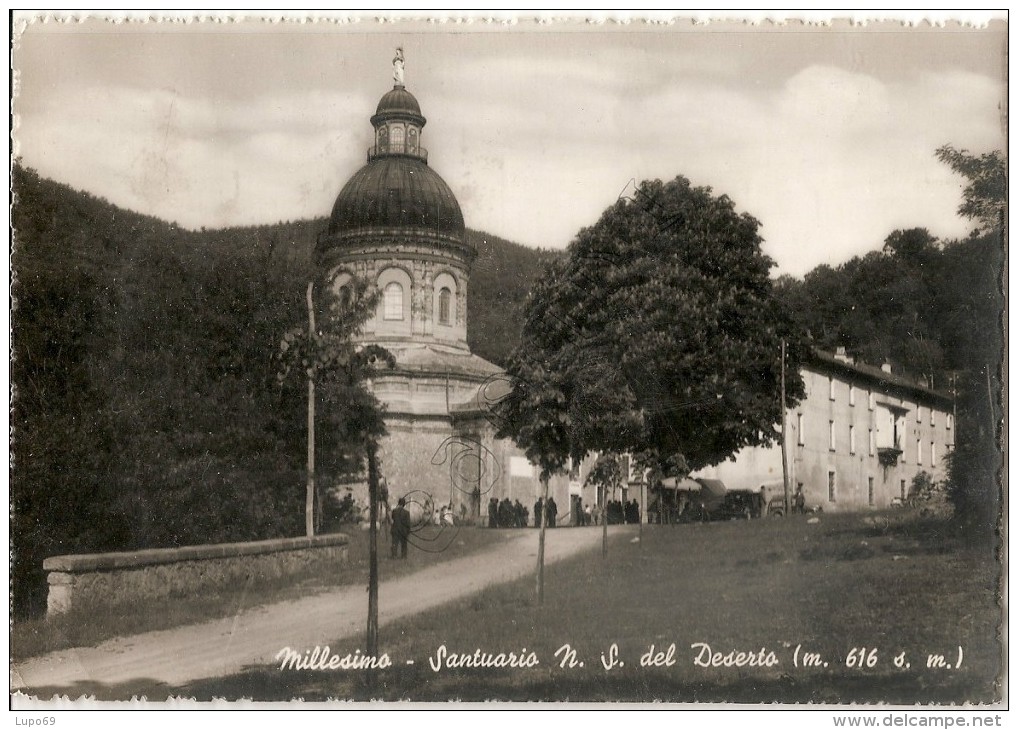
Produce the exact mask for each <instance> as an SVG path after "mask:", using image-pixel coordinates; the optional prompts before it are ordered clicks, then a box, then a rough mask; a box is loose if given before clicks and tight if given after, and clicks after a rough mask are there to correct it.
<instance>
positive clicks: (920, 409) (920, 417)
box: [915, 403, 923, 423]
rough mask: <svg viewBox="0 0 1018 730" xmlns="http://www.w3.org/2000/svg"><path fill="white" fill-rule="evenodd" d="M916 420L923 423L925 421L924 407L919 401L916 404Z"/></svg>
mask: <svg viewBox="0 0 1018 730" xmlns="http://www.w3.org/2000/svg"><path fill="white" fill-rule="evenodd" d="M915 422H916V423H922V422H923V407H922V406H921V405H919V404H918V403H917V404H916V409H915Z"/></svg>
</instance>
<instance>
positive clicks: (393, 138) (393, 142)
mask: <svg viewBox="0 0 1018 730" xmlns="http://www.w3.org/2000/svg"><path fill="white" fill-rule="evenodd" d="M404 134H405V132H404V131H403V127H402V126H399V125H396V126H394V127H393V128H392V132H391V133H390V135H389V149H390V150H392V151H393V152H403V151H404V150H403V138H404Z"/></svg>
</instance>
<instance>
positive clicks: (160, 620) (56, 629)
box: [10, 526, 515, 660]
mask: <svg viewBox="0 0 1018 730" xmlns="http://www.w3.org/2000/svg"><path fill="white" fill-rule="evenodd" d="M514 532H515V531H514V530H482V529H476V528H473V527H466V528H462V529H456V528H453V529H445V530H441V529H440V528H438V527H431V526H428V527H425V528H424V529H423V530H421V531H420V532H418V533H415V534H414V536H413V538H412V541H413V544H414V546H415V550H414V559H413V560H412V561H409V562H403V561H399V560H395V561H390V560H389V559H388V555H389V545H388V542H387V537H388V533H380V535H379V563H378V564H379V575H380V577H381V579H382V580H386V579H388V578H395V577H398V576H400V575H405V574H407V573H409V572H412V571H414V570H418V569H420V568H422V567H426V566H428V565H432V564H435V563H440V562H443V561H445V560H450V559H453V558H459V557H463V556H464V555H468V554H470V553H472V552H474V551H476V550H483V549H484V548H486V547H490V546H491V545H493V544H495V543H497V542H499V541H501V540H505V539H507V538H509V537H511V536H512V535H513V534H514ZM346 533H347V534H348V535H349V536H350V538H351V540H350V546H349V557H350V562H349V565H348V566H347V567H346V568H345V569H344V570H342V571H341V572H337V573H334V574H329V575H322V574H315V575H312V574H304V575H293V576H287V577H286V578H284V579H279V580H273V581H266V582H263V583H259V584H256V585H252V586H247V585H238V586H237V587H236V588H234V589H231V590H227V591H217V592H214V593H210V594H201V595H195V596H193V597H189V598H187V599H186V600H178V599H174V600H172V601H171V600H167V601H161V602H158V603H153V602H139V603H137V604H127V605H123V606H120V607H117V608H114V609H110V610H105V611H102V612H95V611H87V610H81V611H75V612H72V613H69V614H67V615H64V616H60V617H58V618H55V619H49V620H47V619H33V620H26V621H19V622H15V623H14V624H13V625H12V626H11V634H10V636H11V659H12V660H19V659H24V658H26V657H30V656H36V655H39V654H44V653H46V652H49V651H56V650H58V649H68V648H71V647H79V646H94V645H95V644H98V643H100V642H102V641H105V640H107V639H110V638H113V637H115V636H126V635H130V634H137V633H142V632H144V631H155V630H158V629H168V628H172V627H174V626H182V625H185V624H190V623H197V622H200V621H206V620H209V619H215V618H222V617H224V616H233V615H235V614H236V613H237V612H238V611H243V610H246V609H249V608H252V607H254V606H259V605H265V604H269V603H274V602H276V601H282V600H291V599H294V598H300V597H303V596H309V595H314V594H317V593H321V592H322V591H326V590H328V589H330V588H333V587H336V586H342V585H355V584H358V583H362V584H367V582H368V532H367V530H362V529H360V528H359V527H355V528H352V529H350V530H347V531H346Z"/></svg>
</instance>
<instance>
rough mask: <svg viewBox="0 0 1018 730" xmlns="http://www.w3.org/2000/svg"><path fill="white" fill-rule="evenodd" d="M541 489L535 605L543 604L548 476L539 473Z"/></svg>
mask: <svg viewBox="0 0 1018 730" xmlns="http://www.w3.org/2000/svg"><path fill="white" fill-rule="evenodd" d="M541 491H543V492H544V498H543V499H544V501H543V502H542V505H543V507H542V508H541V533H540V535H539V536H538V538H537V605H538V606H543V605H544V530H545V527H546V526H547V525H548V476H547V475H546V474H542V475H541Z"/></svg>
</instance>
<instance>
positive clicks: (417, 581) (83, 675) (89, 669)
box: [11, 529, 601, 697]
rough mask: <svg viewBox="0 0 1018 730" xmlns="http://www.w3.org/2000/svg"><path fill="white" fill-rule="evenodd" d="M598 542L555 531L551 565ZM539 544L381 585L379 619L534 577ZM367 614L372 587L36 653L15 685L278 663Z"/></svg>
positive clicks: (527, 539)
mask: <svg viewBox="0 0 1018 730" xmlns="http://www.w3.org/2000/svg"><path fill="white" fill-rule="evenodd" d="M600 538H601V530H599V529H556V530H548V532H547V547H546V551H545V558H546V563H552V562H555V561H557V560H562V559H564V558H567V557H571V556H572V555H575V554H577V553H579V552H581V551H583V550H586V549H590V548H593V547H594V546H596V545H598V544H599V541H600ZM537 540H538V531H537V530H522V531H520V534H519V536H518V537H517V536H514V537H513V538H512V539H510V540H507V541H506V542H504V543H502V544H501V545H499V546H497V547H495V548H492V549H491V550H486V551H482V552H478V553H475V554H473V555H470V556H467V557H463V558H459V559H454V560H450V561H446V562H444V563H441V564H438V565H435V566H433V567H429V568H425V569H423V570H420V571H418V572H416V573H413V574H411V575H408V576H405V577H402V578H398V579H395V580H391V581H386V582H383V583H382V584H381V585H380V586H379V623H380V625H385V624H386V623H389V622H392V621H394V620H396V619H399V618H403V617H405V616H409V615H412V614H414V613H417V612H419V611H424V610H426V609H429V608H434V607H435V606H439V605H441V604H443V603H446V602H448V601H453V600H456V599H458V598H462V597H464V596H468V595H471V594H473V593H476V592H478V591H481V590H482V589H484V588H486V587H487V586H490V585H494V584H498V583H505V582H508V581H511V580H514V579H516V578H519V577H521V576H523V575H526V574H528V573H532V572H533V570H534V566H535V560H536V555H537ZM366 620H367V591H366V589H365V586H364V585H358V586H346V587H343V588H337V589H335V590H332V591H329V592H327V593H323V594H320V595H316V596H312V597H307V598H302V599H299V600H294V601H286V602H282V603H274V604H271V605H268V606H262V607H259V608H253V609H250V610H247V611H243V612H241V613H239V614H237V615H236V616H234V617H232V618H226V619H218V620H215V621H208V622H205V623H201V624H194V625H190V626H180V627H177V628H174V629H167V630H164V631H152V632H149V633H145V634H138V635H135V636H126V637H122V638H118V639H113V640H111V641H107V642H104V643H102V644H100V645H98V646H95V647H89V648H79V649H67V650H64V651H58V652H53V653H51V654H46V655H44V656H40V657H34V658H32V659H28V660H26V661H24V662H22V663H20V664H17V665H14V666H12V667H11V691H12V692H16V691H18V690H21V691H23V692H26V693H28V694H32V693H33V689H35V688H46V690H45V691H46V696H47V697H49V696H52V690H54V689H59V690H60V694H64V693H66V694H69V695H70V696H71V697H75V696H77V695H79V694H81V692H82V691H85V692H87V691H88V688H90V687H95V686H96V685H100V686H109V685H130V684H132V683H138V684H139V686H141V687H143V686H145V685H146V684H152V683H162V684H166V685H170V686H180V685H182V684H185V683H187V682H190V681H193V680H196V679H204V678H208V677H219V676H224V675H227V674H231V673H235V672H238V671H241V670H242V669H244V668H245V667H248V666H252V665H261V666H268V665H276V664H278V661H277V660H276V659H275V657H276V654H277V653H279V651H280V650H281V649H283V648H284V647H290V648H292V649H294V650H298V651H301V652H303V651H304V650H305V649H310V648H314V647H315V646H323V647H324V646H325V645H327V644H330V643H331V644H335V642H336V641H337V640H338V639H343V638H347V637H349V636H354V635H356V634H358V633H360V632H363V631H364V628H365V622H366Z"/></svg>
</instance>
